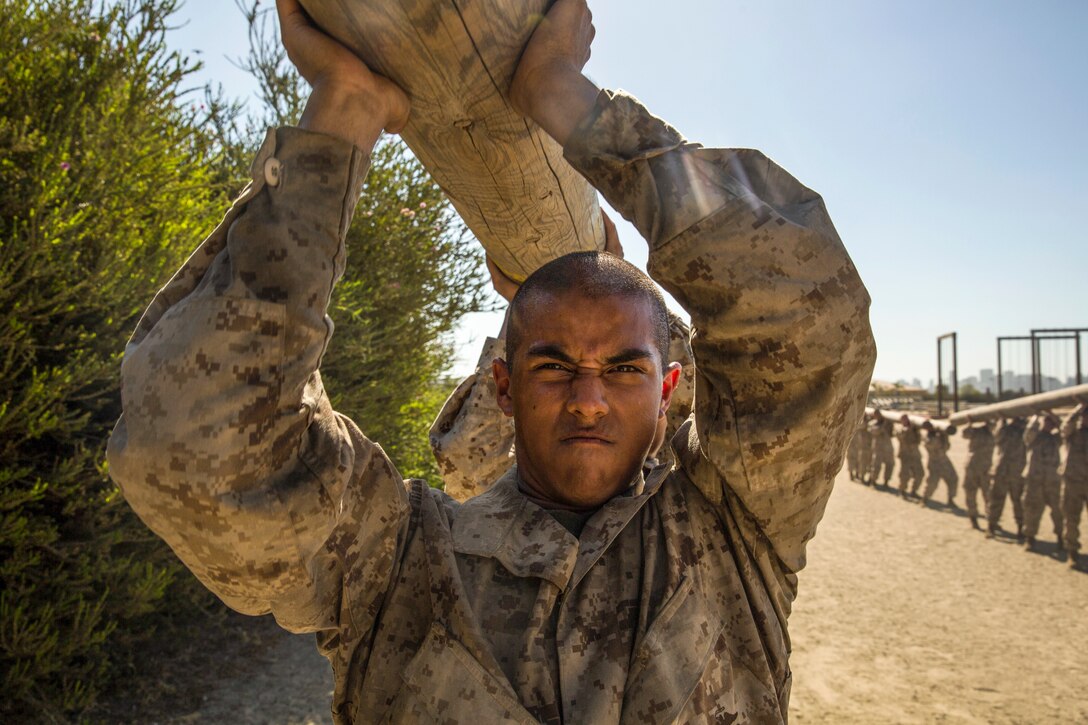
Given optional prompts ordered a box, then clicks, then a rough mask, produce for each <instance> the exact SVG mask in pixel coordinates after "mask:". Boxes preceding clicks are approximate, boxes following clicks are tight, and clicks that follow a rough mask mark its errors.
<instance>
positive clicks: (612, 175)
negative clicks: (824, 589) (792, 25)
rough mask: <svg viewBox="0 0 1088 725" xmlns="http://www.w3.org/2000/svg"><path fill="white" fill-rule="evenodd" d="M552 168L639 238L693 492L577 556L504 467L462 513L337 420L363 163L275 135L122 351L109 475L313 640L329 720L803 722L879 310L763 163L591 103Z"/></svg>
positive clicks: (653, 503) (835, 245)
mask: <svg viewBox="0 0 1088 725" xmlns="http://www.w3.org/2000/svg"><path fill="white" fill-rule="evenodd" d="M565 154H566V157H567V159H568V160H569V161H570V162H571V163H572V164H573V165H574V166H575V168H577V169H579V170H580V171H581V172H582V173H584V174H585V175H586V176H587V177H588V179H589V180H590V181H591V182H592V183H593V185H594V186H596V187H597V188H598V189H599V190H600V191H601V192H602V193H604V195H605V196H606V197H607V198H608V199H609V201H610V202H611V203H612V205H613V206H615V207H616V208H617V209H619V210H620V212H621V213H622V214H623V215H624V216H625V217H626V218H628V219H631V220H633V222H634V223H635V225H636V226H637V227H638V229H639V230H640V231H641V232H642V233H643V235H644V236H645V237H646V238H647V239H648V240H649V243H650V250H651V251H650V260H649V268H650V271H651V275H652V276H653V277H654V278H655V279H656V280H658V282H659V283H661V284H662V285H664V286H665V287H666V289H668V290H669V291H670V292H671V293H672V294H673V296H674V297H676V298H677V299H678V300H679V301H680V303H681V304H683V305H684V307H685V308H686V309H687V310H688V311H689V313H690V314H691V316H692V328H693V333H692V348H693V351H694V355H695V360H696V367H697V370H696V394H695V401H696V402H695V411H694V413H693V415H692V417H691V419H689V421H688V422H686V423H685V424H684V426H683V427H682V428H681V429H680V431H678V433H677V434H676V436H675V438H674V439H673V442H672V445H673V449H674V455H675V456H676V459H677V465H676V466H674V467H666V466H662V467H659V468H657V469H655V471H654V474H653V475H652V476H650V477H649V478H648V479H644V478H643V476H642V474H639V476H638V477H637V478H636V480H635V481H633V482H632V485H631V487H630V488H629V489H628V490H627V491H626V492H625V493H623V494H621V495H618V496H616V497H615V498H613V499H612V500H611V501H609V502H608V503H606V504H605V505H604V506H603V507H602V508H601V509H600V510H599V511H598V512H597V513H596V514H595V515H594V516H593V517H592V518H591V519H590V520H589V521H588V522H587V524H586V526H585V528H584V530H583V531H582V533H581V536H580V538H579V539H576V538H575V537H574V536H573V535H571V534H570V533H569V532H568V531H567V530H566V529H565V528H564V527H563V526H562V525H560V524H559V523H558V522H557V521H556V520H555V519H554V518H553V517H552V516H551V515H550V514H549V513H548V512H546V511H545V510H543V509H541V508H539V507H538V506H536V505H535V504H533V503H531V502H530V501H529V500H528V499H526V498H525V497H524V496H523V495H522V494H521V493H520V491H519V489H518V486H517V480H516V478H517V470H516V467H515V468H514V469H511V471H510V472H509V473H508V474H507V475H506V476H504V477H503V479H501V480H500V481H499V482H498V483H497V484H496V485H494V486H492V487H491V488H490V489H489V490H488V491H487V492H486V493H485V494H483V495H481V496H478V497H476V498H474V499H471V500H470V501H468V502H466V503H463V504H459V503H458V502H456V501H455V500H453V499H452V498H450V497H449V496H447V495H445V494H444V493H442V492H440V491H436V490H432V489H429V488H428V487H427V486H426V485H425V484H424V483H423V482H420V481H409V482H405V481H403V480H402V479H401V477H400V475H399V474H398V473H397V471H396V469H395V468H394V466H393V464H392V463H391V462H390V461H389V460H388V458H387V457H386V455H385V454H384V452H383V451H382V449H381V448H380V447H379V446H378V445H377V444H375V443H373V442H371V441H370V440H368V439H367V438H366V437H365V436H364V435H363V433H362V431H361V430H360V428H359V427H358V426H357V425H356V424H355V423H354V422H353V421H351V420H349V419H347V418H346V417H344V416H342V415H340V414H338V413H336V412H335V411H334V410H333V409H332V408H331V406H330V404H329V399H328V397H327V396H326V394H325V391H324V389H323V387H322V384H321V377H320V374H319V373H318V364H319V362H320V359H321V355H322V353H323V351H324V350H325V347H326V345H327V344H328V341H329V337H330V335H331V333H332V324H331V322H330V321H329V318H328V317H327V316H326V306H327V304H328V300H329V295H330V293H331V291H332V286H333V284H334V282H335V281H336V279H337V278H338V276H339V275H340V274H341V273H342V271H343V260H344V255H345V253H346V252H345V247H344V236H345V231H346V229H347V226H348V223H349V221H350V218H351V214H352V211H353V209H354V205H355V201H356V199H357V195H358V193H359V190H360V186H361V183H362V179H363V175H364V172H365V170H366V166H367V157H366V155H365V154H361V153H359V152H358V150H353V149H352V148H350V147H349V146H348V145H346V144H345V143H343V142H342V141H340V140H338V139H335V138H331V137H327V136H322V135H319V134H311V133H307V132H304V131H301V130H297V129H290V128H285V129H279V130H277V131H275V132H272V133H270V135H269V137H268V139H267V141H266V143H265V145H264V146H263V148H262V150H261V151H260V153H259V154H258V157H257V159H256V162H255V166H254V182H253V184H252V185H251V186H249V187H248V188H247V190H246V191H245V192H244V193H243V194H242V196H241V198H240V199H239V201H238V202H237V203H236V204H235V205H234V206H233V207H232V209H231V211H230V212H229V213H228V215H227V217H226V219H225V220H224V222H223V223H222V225H220V227H219V228H218V229H216V231H214V232H213V234H212V235H211V236H210V237H209V238H208V239H207V240H206V241H205V242H204V243H203V244H202V245H201V246H200V248H198V249H197V251H196V252H195V253H194V255H193V256H192V257H191V258H190V259H189V260H188V261H187V262H186V264H185V266H184V267H183V268H182V269H181V270H180V271H179V272H178V273H177V274H176V275H175V277H174V278H173V279H172V280H171V281H170V282H169V283H168V285H167V286H166V287H165V288H164V289H163V290H162V291H161V292H160V293H159V295H158V296H157V297H156V298H155V300H154V301H152V303H151V306H150V308H149V309H148V311H147V312H146V313H145V316H144V317H143V319H142V320H141V322H140V323H139V325H138V327H137V330H136V332H135V333H134V335H133V338H132V340H131V341H130V343H129V345H128V347H127V348H126V351H125V359H124V363H123V366H122V397H123V405H124V408H123V411H124V412H123V415H122V417H121V419H120V420H119V421H118V424H117V427H116V429H115V431H114V434H113V436H112V438H111V440H110V446H109V461H110V467H111V468H110V470H111V473H112V475H113V476H114V477H115V479H116V480H117V481H118V483H119V484H120V485H121V487H122V490H123V492H124V494H125V497H126V499H127V500H128V501H129V503H130V504H131V505H132V507H133V508H134V509H135V510H136V511H137V513H139V515H140V516H141V517H142V518H143V520H144V521H145V522H146V523H147V524H148V525H149V526H150V527H151V528H152V529H154V530H155V531H156V532H157V533H158V534H159V535H161V536H162V537H163V538H165V539H166V540H167V542H168V543H169V544H170V545H171V547H172V548H173V549H174V551H175V552H176V553H177V554H178V556H180V557H181V559H182V560H183V561H184V562H185V563H186V565H187V566H188V567H189V568H190V569H191V570H192V571H193V572H194V573H195V574H196V576H197V577H199V578H200V579H201V581H203V582H204V583H205V584H206V585H207V586H208V587H209V588H211V589H212V590H213V591H214V592H215V593H216V594H217V595H218V596H219V597H221V598H222V599H223V600H224V601H225V602H227V603H228V604H229V605H231V606H232V607H234V608H236V609H238V610H240V611H242V612H248V613H252V614H262V613H266V612H272V613H273V614H274V615H275V617H276V618H277V621H278V622H279V623H280V624H281V625H282V626H284V627H286V628H287V629H289V630H292V631H295V632H315V633H317V635H318V644H319V647H320V648H321V650H322V651H323V653H324V654H325V655H326V656H327V657H328V658H329V659H330V660H331V662H332V666H333V671H334V673H335V692H334V702H333V710H334V717H335V719H336V721H337V722H339V723H349V722H374V721H382V722H413V723H414V722H468V721H476V722H481V723H492V722H505V721H509V722H522V723H527V722H533V721H536V720H540V721H545V722H556V723H557V722H593V723H616V722H624V723H627V722H639V723H649V722H670V721H673V720H675V719H680V720H684V721H699V722H703V721H711V720H713V721H719V720H723V719H726V720H732V721H734V722H751V721H758V722H775V721H780V720H784V719H785V717H786V708H787V703H788V695H789V688H790V681H791V677H790V670H789V666H788V655H789V649H790V647H789V639H788V637H787V633H786V618H787V615H788V614H789V612H790V608H791V604H792V601H793V599H794V596H795V594H796V591H797V590H796V582H797V580H796V572H798V571H799V570H800V569H801V568H802V567H803V566H804V563H805V545H806V542H807V541H808V540H809V539H810V538H811V537H812V535H813V533H814V532H815V529H816V524H817V522H818V521H819V519H820V517H821V515H822V514H823V511H824V507H825V504H826V502H827V499H828V496H829V495H830V493H831V485H832V480H833V477H834V475H835V473H836V472H837V471H838V469H839V468H840V466H841V465H842V459H843V451H844V450H845V447H846V438H847V436H848V434H849V433H850V428H851V427H852V426H853V424H854V422H855V421H856V420H858V418H859V417H860V416H861V412H862V406H863V405H864V399H865V394H866V390H867V388H868V384H869V378H870V375H871V372H872V367H873V362H874V357H875V348H874V345H873V341H872V335H871V331H870V328H869V324H868V314H867V310H868V304H869V298H868V295H867V293H866V291H865V289H864V287H863V285H862V283H861V281H860V279H859V278H858V275H857V272H856V270H855V268H854V266H853V264H852V263H851V261H850V259H849V257H848V255H847V254H846V251H845V250H844V248H843V246H842V244H841V242H840V241H839V239H838V236H837V234H836V232H835V230H834V228H833V227H832V225H831V222H830V220H829V218H828V215H827V212H826V210H825V208H824V205H823V202H822V200H821V199H820V197H819V196H818V195H816V194H815V193H813V192H812V191H810V190H809V189H807V188H805V187H804V186H802V185H801V184H799V183H798V182H797V181H796V180H794V179H793V178H792V177H790V176H789V175H788V174H786V173H785V172H783V171H782V170H781V169H780V168H779V167H778V166H776V165H775V164H774V163H772V162H771V161H769V160H768V159H767V158H766V157H764V156H763V155H761V154H759V153H758V152H754V151H747V150H739V151H729V150H712V149H703V148H701V147H699V146H697V145H694V144H690V143H688V142H686V141H684V140H683V139H682V138H681V137H680V136H679V134H678V133H676V131H674V130H673V129H672V128H671V127H669V126H668V125H666V124H665V123H664V122H662V121H661V120H660V119H657V118H655V117H653V116H651V115H650V114H649V113H647V112H646V110H645V109H644V108H643V107H642V106H641V105H640V104H638V103H637V101H635V100H634V99H632V98H631V97H629V96H625V95H622V94H619V95H613V94H611V93H607V92H603V93H602V94H601V96H600V97H599V100H598V104H597V106H596V107H595V109H594V111H593V112H592V113H591V114H590V115H589V116H588V117H587V118H586V120H585V121H584V122H583V123H582V124H581V125H580V126H579V128H578V129H577V130H576V132H575V133H574V134H573V135H572V137H571V139H570V140H569V142H568V144H567V146H566V148H565ZM270 182H275V183H274V185H273V184H272V183H270ZM355 253H359V254H362V253H365V250H355ZM704 361H705V363H704Z"/></svg>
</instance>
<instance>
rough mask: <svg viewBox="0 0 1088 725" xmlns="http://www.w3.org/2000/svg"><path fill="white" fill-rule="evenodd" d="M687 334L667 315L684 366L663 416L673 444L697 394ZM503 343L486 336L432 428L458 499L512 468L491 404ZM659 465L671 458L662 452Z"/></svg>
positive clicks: (507, 434)
mask: <svg viewBox="0 0 1088 725" xmlns="http://www.w3.org/2000/svg"><path fill="white" fill-rule="evenodd" d="M690 334H691V331H690V329H689V328H688V325H687V323H686V322H684V321H683V320H682V319H680V318H679V317H677V316H676V315H675V314H673V313H672V312H670V313H669V361H670V362H678V363H680V364H681V365H682V368H681V371H680V380H679V382H678V383H677V386H676V389H675V390H674V391H673V395H672V402H671V403H670V405H669V411H668V413H667V414H666V417H667V418H668V426H667V428H666V440H671V439H672V437H673V436H674V435H675V434H676V431H677V430H678V429H679V428H680V426H681V425H682V424H683V422H684V421H685V420H687V418H688V416H689V415H691V404H692V397H693V396H694V393H695V368H694V366H693V364H692V360H691V345H690V343H689V342H688V337H689V335H690ZM505 352H506V340H505V339H503V338H495V337H489V338H487V340H486V341H485V342H484V349H483V351H482V352H481V353H480V359H479V360H478V361H477V362H476V368H475V370H474V371H473V373H472V374H471V375H469V376H468V377H466V378H465V379H464V380H462V381H461V382H460V384H458V386H457V388H456V389H455V390H454V391H453V394H452V395H450V397H449V398H447V399H446V402H445V404H444V405H443V406H442V410H441V411H439V413H438V417H437V418H436V419H435V421H434V424H433V425H432V426H431V431H430V440H431V451H432V452H433V453H434V457H435V460H436V461H438V470H439V471H440V472H441V474H442V481H443V488H444V490H445V491H446V493H448V494H449V495H450V496H452V497H453V498H455V499H457V500H458V501H466V500H468V499H469V498H471V497H473V496H478V495H479V494H481V493H483V492H484V491H486V490H487V489H488V488H489V487H490V485H491V483H492V482H494V481H495V480H497V479H498V478H499V476H501V475H502V474H503V473H505V472H506V471H507V470H508V469H509V468H510V467H511V466H512V465H514V423H513V420H512V419H510V418H507V417H506V416H505V415H504V414H503V412H502V411H501V410H499V407H498V406H497V405H496V404H495V400H496V398H495V395H496V390H495V378H494V376H493V375H492V373H491V361H492V360H494V359H495V358H497V357H503V356H504V355H505ZM659 459H660V460H659V461H658V462H661V463H668V462H671V460H672V454H671V449H669V448H664V449H663V450H662V451H661V454H660V456H659Z"/></svg>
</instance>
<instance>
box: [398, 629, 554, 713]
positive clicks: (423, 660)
mask: <svg viewBox="0 0 1088 725" xmlns="http://www.w3.org/2000/svg"><path fill="white" fill-rule="evenodd" d="M401 678H402V679H403V680H404V685H403V687H402V688H401V690H400V692H399V693H397V697H396V700H395V701H394V702H393V706H392V708H391V709H390V712H389V715H388V716H387V717H386V719H385V722H387V723H471V722H479V723H498V722H511V723H525V724H526V725H528V724H530V723H532V724H534V725H535V724H536V723H537V720H536V719H534V718H533V717H532V716H531V715H530V714H529V713H528V711H526V710H525V708H524V707H522V706H521V704H520V703H519V702H518V700H517V698H516V697H515V696H514V693H513V691H512V690H511V689H510V685H509V683H507V682H506V681H504V680H502V679H500V678H498V677H495V676H494V675H492V674H491V673H490V672H488V671H487V670H485V669H484V667H483V666H482V665H481V664H480V663H479V662H478V661H477V660H476V658H475V657H473V656H472V654H471V653H470V652H469V651H468V650H467V649H465V646H464V645H462V644H461V643H460V642H458V641H457V640H456V639H454V638H453V637H451V636H450V633H449V632H448V631H447V630H446V628H445V627H444V626H442V624H440V623H438V622H436V623H434V624H432V625H431V631H430V632H429V633H428V634H427V638H426V639H425V640H424V641H423V645H422V646H421V647H420V648H419V652H417V653H416V656H415V657H414V658H413V659H412V661H411V662H409V663H408V666H407V667H406V668H405V670H404V672H403V674H402V675H401Z"/></svg>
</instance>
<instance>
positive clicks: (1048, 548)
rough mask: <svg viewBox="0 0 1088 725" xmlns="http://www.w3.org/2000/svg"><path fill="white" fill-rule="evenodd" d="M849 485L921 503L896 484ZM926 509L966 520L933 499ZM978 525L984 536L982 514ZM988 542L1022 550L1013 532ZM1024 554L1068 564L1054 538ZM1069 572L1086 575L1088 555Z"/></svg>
mask: <svg viewBox="0 0 1088 725" xmlns="http://www.w3.org/2000/svg"><path fill="white" fill-rule="evenodd" d="M851 483H853V484H854V485H857V486H864V487H866V488H868V489H870V490H871V491H873V492H874V493H880V494H884V495H886V496H894V497H896V498H899V499H902V501H903V503H906V504H911V505H912V506H918V505H919V503H920V501H921V498H920V497H919V496H918V495H916V494H912V493H908V494H907V495H906V497H904V496H903V495H902V494H900V493H899V487H898V484H896V483H894V482H893V483H892V484H891V485H889V486H885V485H883V484H880V483H874V484H866V483H862V482H860V481H855V480H851ZM923 485H925V484H923ZM980 504H981V508H982V510H983V511H985V503H983V502H982V501H981V500H980ZM926 509H927V510H929V511H935V512H937V513H941V514H945V515H948V516H955V517H957V518H961V519H963V520H964V521H965V522H966V521H967V518H968V516H967V510H966V509H964V508H962V507H961V506H958V505H956V504H952V505H949V504H947V503H941V502H939V501H937V500H935V499H930V500H929V502H928V503H927V504H926ZM1046 521H1047V519H1046V518H1044V519H1043V522H1042V523H1043V524H1045V523H1046ZM979 525H980V526H982V527H983V528H982V529H981V530H979V532H978V533H979V536H984V535H985V533H986V532H985V526H986V516H985V514H984V513H983V514H982V515H980V516H979ZM1040 528H1042V527H1040ZM1040 533H1041V532H1040ZM989 541H991V542H993V543H996V544H1004V545H1005V546H1015V547H1017V548H1021V549H1023V548H1024V545H1023V543H1022V542H1020V541H1019V540H1017V537H1016V533H1015V532H1009V531H1005V530H1004V529H1002V528H1000V527H999V528H998V530H997V531H996V532H995V533H994V536H993V537H992V538H990V539H989ZM1025 553H1028V554H1033V555H1035V556H1042V557H1045V558H1047V559H1051V560H1053V561H1057V562H1061V563H1063V564H1067V563H1068V562H1069V554H1068V552H1066V551H1065V550H1064V549H1061V548H1059V547H1058V542H1057V540H1056V537H1055V540H1054V541H1043V540H1041V539H1036V540H1035V546H1034V547H1032V548H1031V549H1030V550H1027V549H1025ZM1070 571H1074V572H1077V573H1079V574H1088V555H1086V554H1084V553H1083V552H1082V553H1081V555H1080V561H1079V562H1078V566H1077V567H1076V568H1071V569H1070Z"/></svg>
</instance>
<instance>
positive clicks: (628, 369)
mask: <svg viewBox="0 0 1088 725" xmlns="http://www.w3.org/2000/svg"><path fill="white" fill-rule="evenodd" d="M612 372H614V373H641V372H642V369H641V368H638V367H635V366H634V365H617V366H616V367H614V368H612Z"/></svg>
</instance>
